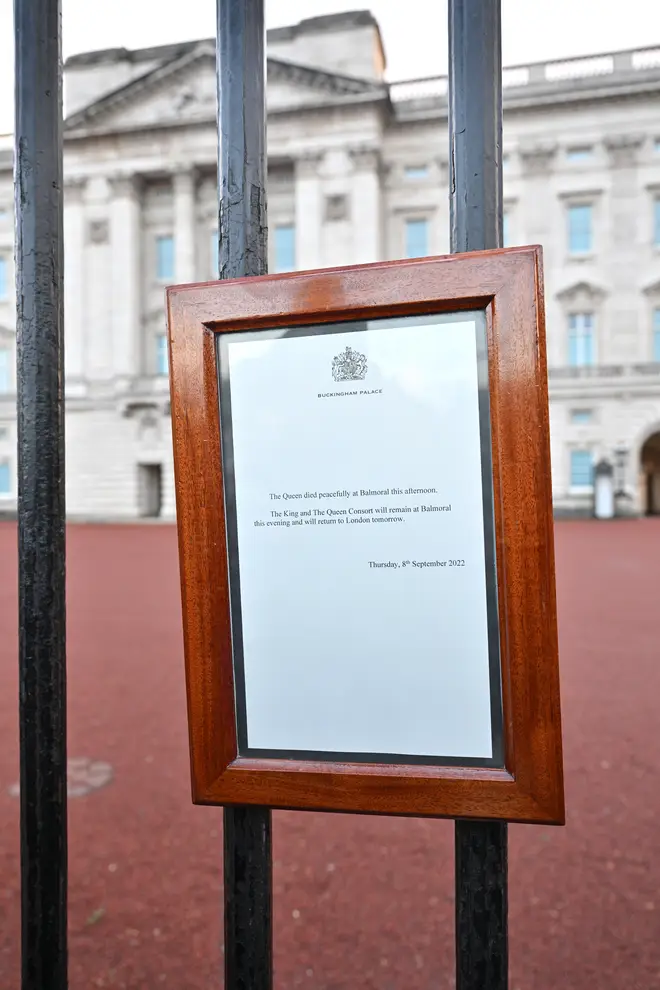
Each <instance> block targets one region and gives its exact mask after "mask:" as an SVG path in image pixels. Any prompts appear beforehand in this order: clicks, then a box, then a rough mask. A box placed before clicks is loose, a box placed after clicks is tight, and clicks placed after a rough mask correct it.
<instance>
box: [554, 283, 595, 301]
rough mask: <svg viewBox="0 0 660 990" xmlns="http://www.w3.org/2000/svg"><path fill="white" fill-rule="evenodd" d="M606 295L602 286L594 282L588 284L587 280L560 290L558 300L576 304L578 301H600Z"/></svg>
mask: <svg viewBox="0 0 660 990" xmlns="http://www.w3.org/2000/svg"><path fill="white" fill-rule="evenodd" d="M605 294H606V293H605V289H603V288H602V286H600V285H596V284H595V283H594V282H588V281H587V280H586V279H581V280H580V281H579V282H572V283H571V284H570V285H567V286H566V287H565V288H563V289H560V291H559V292H558V293H557V299H559V300H560V302H564V303H570V302H575V301H576V300H578V299H591V300H594V301H598V300H599V299H602V298H603V297H604V296H605Z"/></svg>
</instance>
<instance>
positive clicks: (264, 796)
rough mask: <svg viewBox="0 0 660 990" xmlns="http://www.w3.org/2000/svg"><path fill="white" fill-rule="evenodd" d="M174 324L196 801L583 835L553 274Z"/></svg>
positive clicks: (355, 285)
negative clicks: (563, 609)
mask: <svg viewBox="0 0 660 990" xmlns="http://www.w3.org/2000/svg"><path fill="white" fill-rule="evenodd" d="M168 308H169V330H170V361H171V393H172V412H173V431H174V451H175V472H176V489H177V512H178V529H179V548H180V562H181V576H182V599H183V613H184V615H183V617H184V634H185V654H186V673H187V688H188V710H189V727H190V742H191V760H192V779H193V797H194V800H195V801H197V802H199V803H209V804H259V805H269V806H272V807H282V808H309V809H312V808H313V809H321V810H333V811H354V812H366V813H383V814H406V815H436V816H450V817H474V818H501V819H506V820H514V821H530V822H533V821H538V822H546V823H561V822H562V821H563V814H564V812H563V783H562V757H561V730H560V714H559V687H558V667H557V634H556V617H555V594H554V570H553V545H552V507H551V486H550V464H549V438H548V409H547V386H546V368H545V341H544V317H543V299H542V279H541V252H540V249H539V248H518V249H511V250H506V251H493V252H480V253H479V254H472V255H461V256H457V257H451V258H430V259H424V260H421V261H405V262H391V263H387V264H379V265H368V266H360V267H357V268H346V269H332V270H328V271H319V272H303V273H296V274H290V275H274V276H264V277H261V278H250V279H238V280H234V281H227V282H219V283H212V284H206V285H195V286H181V287H174V288H171V289H169V290H168Z"/></svg>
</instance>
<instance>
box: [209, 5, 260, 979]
mask: <svg viewBox="0 0 660 990" xmlns="http://www.w3.org/2000/svg"><path fill="white" fill-rule="evenodd" d="M264 44H265V28H264V0H217V38H216V61H217V87H218V190H219V218H218V267H219V275H220V278H223V279H224V278H238V277H242V276H246V275H263V274H265V273H266V271H267V268H268V256H267V226H266V90H265V85H266V82H265V75H266V60H265V47H264ZM224 891H225V895H224V905H225V990H271V987H272V981H273V958H272V957H273V949H272V853H271V812H270V809H269V808H261V807H247V806H240V807H227V808H225V809H224Z"/></svg>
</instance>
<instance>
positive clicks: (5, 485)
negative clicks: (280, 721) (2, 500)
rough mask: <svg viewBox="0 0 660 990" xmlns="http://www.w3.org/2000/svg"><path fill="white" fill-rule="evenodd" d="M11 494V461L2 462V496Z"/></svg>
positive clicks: (0, 478)
mask: <svg viewBox="0 0 660 990" xmlns="http://www.w3.org/2000/svg"><path fill="white" fill-rule="evenodd" d="M10 494H11V472H10V469H9V461H0V495H10Z"/></svg>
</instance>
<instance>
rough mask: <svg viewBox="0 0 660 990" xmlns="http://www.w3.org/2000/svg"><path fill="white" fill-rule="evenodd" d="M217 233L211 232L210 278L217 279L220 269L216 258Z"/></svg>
mask: <svg viewBox="0 0 660 990" xmlns="http://www.w3.org/2000/svg"><path fill="white" fill-rule="evenodd" d="M218 250H219V245H218V232H217V230H212V231H211V278H217V277H218V274H219V268H220V259H219V256H218Z"/></svg>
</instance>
